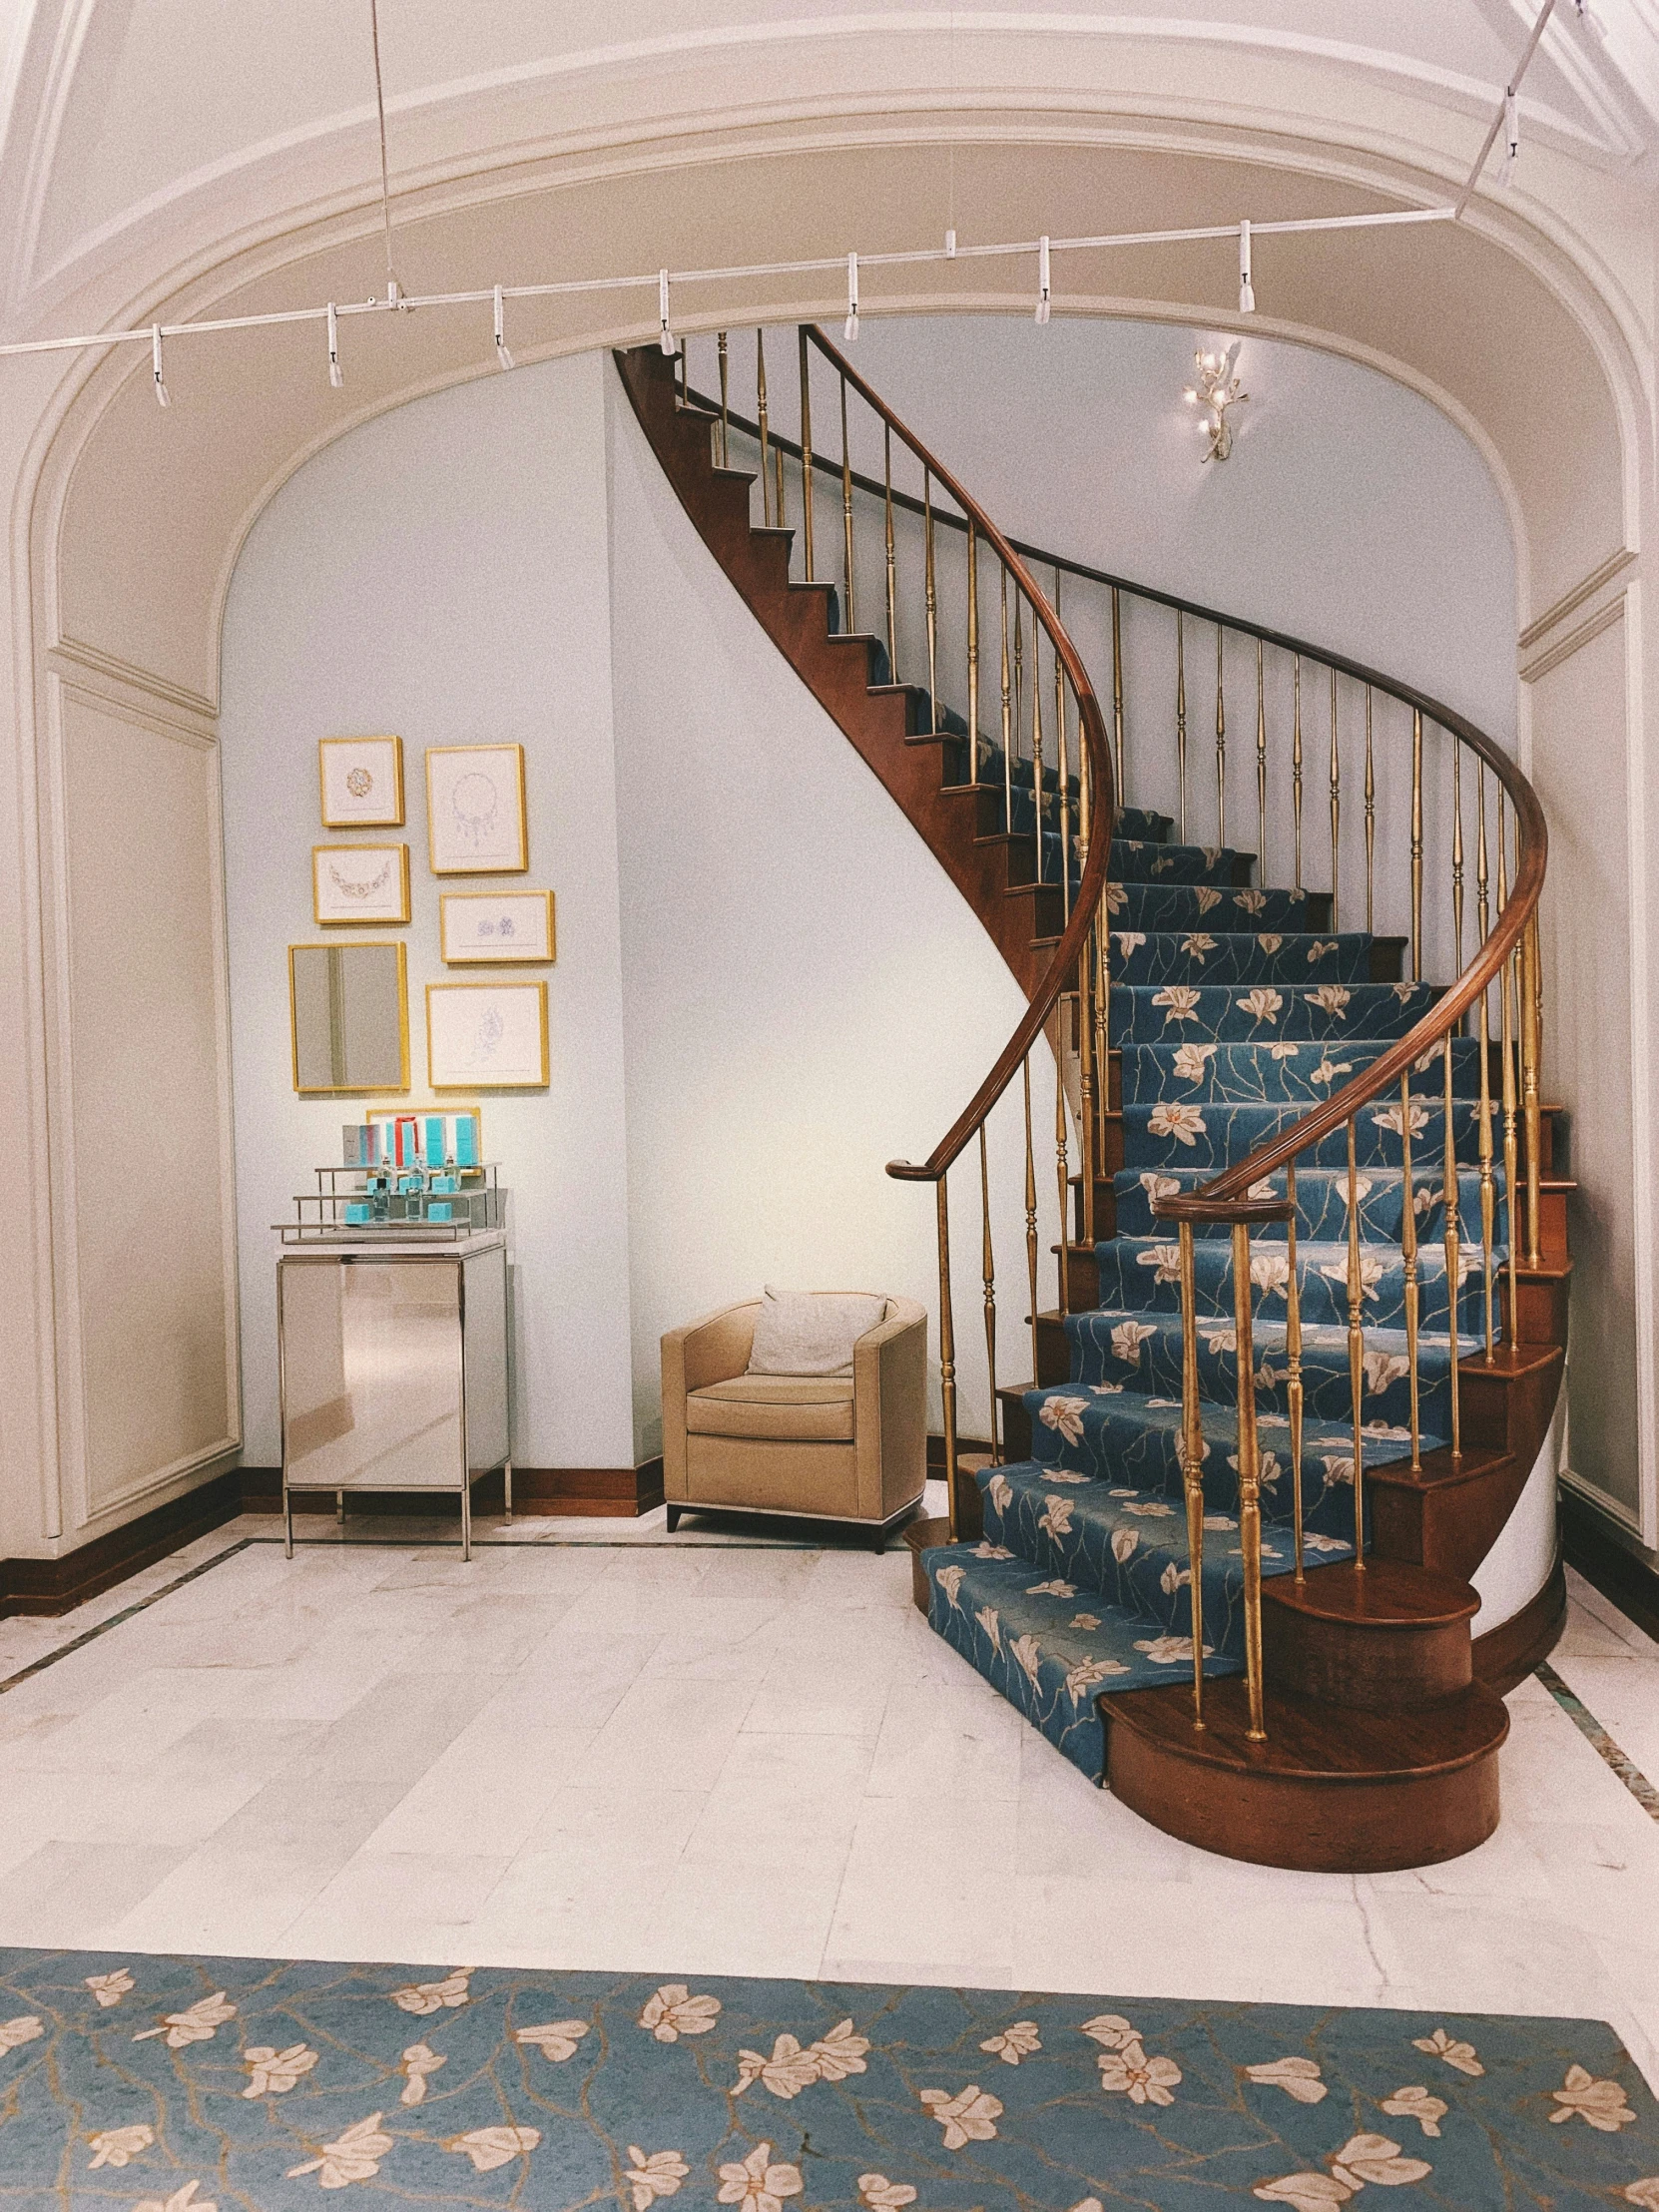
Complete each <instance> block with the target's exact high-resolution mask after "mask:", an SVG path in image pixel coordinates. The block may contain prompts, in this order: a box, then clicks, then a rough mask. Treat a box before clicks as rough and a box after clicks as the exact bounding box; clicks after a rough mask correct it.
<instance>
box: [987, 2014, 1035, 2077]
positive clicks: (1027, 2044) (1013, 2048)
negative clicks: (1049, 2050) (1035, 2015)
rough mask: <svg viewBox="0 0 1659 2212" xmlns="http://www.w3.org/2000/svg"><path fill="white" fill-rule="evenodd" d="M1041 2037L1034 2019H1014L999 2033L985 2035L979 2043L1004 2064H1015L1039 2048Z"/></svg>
mask: <svg viewBox="0 0 1659 2212" xmlns="http://www.w3.org/2000/svg"><path fill="white" fill-rule="evenodd" d="M1042 2047H1043V2045H1042V2037H1041V2036H1040V2035H1039V2034H1038V2033H1037V2023H1036V2021H1035V2020H1015V2021H1014V2023H1013V2025H1012V2026H1011V2027H1005V2028H1004V2029H1003V2030H1002V2032H1001V2034H1000V2035H987V2036H986V2037H985V2040H984V2041H983V2042H982V2043H981V2044H980V2046H979V2048H980V2049H981V2050H988V2051H989V2052H990V2053H991V2054H992V2056H993V2057H996V2058H1000V2059H1001V2060H1002V2062H1003V2064H1004V2065H1005V2066H1017V2065H1018V2064H1019V2062H1020V2060H1021V2059H1022V2058H1029V2057H1030V2055H1031V2053H1032V2052H1033V2051H1034V2050H1041V2049H1042Z"/></svg>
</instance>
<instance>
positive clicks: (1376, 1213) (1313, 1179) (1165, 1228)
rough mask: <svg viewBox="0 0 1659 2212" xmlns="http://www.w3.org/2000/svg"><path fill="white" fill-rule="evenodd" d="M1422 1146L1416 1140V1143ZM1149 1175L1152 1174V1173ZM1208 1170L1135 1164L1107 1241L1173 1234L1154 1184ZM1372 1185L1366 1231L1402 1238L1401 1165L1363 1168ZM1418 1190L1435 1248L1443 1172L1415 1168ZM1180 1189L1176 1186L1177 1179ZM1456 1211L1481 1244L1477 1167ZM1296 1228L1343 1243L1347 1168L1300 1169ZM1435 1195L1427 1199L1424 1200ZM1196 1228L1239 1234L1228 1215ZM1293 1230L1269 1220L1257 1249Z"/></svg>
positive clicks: (1308, 1238)
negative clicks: (1156, 1207)
mask: <svg viewBox="0 0 1659 2212" xmlns="http://www.w3.org/2000/svg"><path fill="white" fill-rule="evenodd" d="M1414 1149H1415V1148H1414V1147H1413V1150H1414ZM1146 1177H1150V1178H1151V1180H1150V1181H1148V1180H1146V1179H1145V1178H1146ZM1203 1180H1204V1178H1203V1177H1202V1176H1199V1175H1186V1176H1182V1177H1179V1178H1177V1177H1174V1176H1171V1175H1166V1174H1161V1173H1160V1172H1159V1171H1158V1170H1156V1169H1149V1170H1146V1171H1144V1173H1137V1172H1135V1171H1134V1170H1130V1171H1129V1172H1128V1173H1127V1174H1126V1175H1125V1176H1124V1177H1123V1178H1122V1180H1121V1182H1120V1183H1118V1184H1117V1185H1115V1186H1114V1195H1115V1198H1116V1206H1115V1209H1114V1215H1115V1218H1114V1223H1113V1226H1112V1228H1111V1229H1109V1230H1102V1231H1101V1232H1100V1236H1101V1242H1102V1243H1105V1242H1106V1241H1107V1240H1108V1238H1109V1237H1111V1236H1119V1237H1170V1236H1172V1235H1173V1234H1174V1231H1173V1228H1172V1225H1171V1224H1170V1223H1169V1222H1166V1221H1160V1220H1159V1219H1158V1218H1157V1216H1156V1215H1155V1214H1154V1213H1153V1211H1152V1208H1153V1202H1154V1195H1155V1191H1156V1193H1157V1195H1160V1196H1163V1195H1169V1196H1173V1195H1175V1193H1176V1192H1177V1191H1196V1190H1198V1189H1199V1188H1200V1187H1201V1185H1202V1183H1203ZM1268 1180H1269V1182H1270V1183H1271V1186H1272V1190H1273V1195H1274V1196H1275V1197H1276V1198H1283V1197H1284V1195H1285V1177H1284V1174H1283V1172H1281V1173H1280V1174H1278V1175H1275V1176H1272V1177H1270V1178H1268ZM1360 1181H1361V1183H1362V1184H1363V1185H1364V1186H1365V1187H1364V1188H1363V1189H1362V1190H1361V1192H1360V1234H1361V1237H1362V1238H1363V1239H1364V1240H1365V1241H1366V1243H1368V1244H1370V1245H1373V1246H1375V1245H1379V1244H1381V1245H1383V1246H1390V1245H1391V1246H1397V1245H1398V1243H1399V1240H1400V1228H1401V1221H1402V1217H1403V1214H1404V1210H1405V1209H1404V1195H1405V1184H1404V1178H1403V1177H1402V1176H1401V1175H1400V1174H1399V1172H1398V1170H1397V1169H1396V1170H1394V1171H1392V1172H1391V1173H1389V1174H1383V1173H1379V1172H1377V1171H1376V1170H1374V1171H1373V1173H1372V1174H1371V1175H1370V1176H1362V1177H1361V1178H1360ZM1411 1181H1412V1184H1413V1186H1414V1188H1415V1191H1416V1193H1417V1201H1418V1203H1417V1212H1416V1227H1417V1244H1418V1248H1419V1249H1428V1248H1430V1247H1431V1246H1433V1245H1434V1244H1436V1243H1437V1242H1439V1241H1440V1240H1441V1239H1442V1238H1443V1237H1444V1235H1445V1208H1444V1205H1443V1204H1442V1203H1441V1193H1442V1191H1443V1189H1444V1178H1443V1176H1440V1175H1425V1174H1423V1173H1422V1172H1421V1171H1420V1170H1415V1171H1414V1172H1413V1174H1412V1178H1411ZM1172 1185H1173V1186H1174V1189H1173V1190H1172V1189H1171V1186H1172ZM1457 1195H1458V1207H1457V1216H1458V1222H1459V1225H1460V1228H1459V1234H1460V1236H1461V1238H1462V1241H1463V1242H1464V1243H1465V1244H1467V1245H1469V1246H1470V1247H1471V1248H1474V1247H1476V1246H1478V1245H1479V1243H1480V1178H1479V1175H1478V1174H1464V1173H1460V1174H1459V1175H1458V1178H1457ZM1296 1196H1297V1236H1298V1238H1299V1239H1300V1240H1302V1241H1303V1242H1305V1243H1308V1244H1342V1243H1345V1242H1346V1241H1347V1238H1348V1176H1347V1172H1346V1169H1336V1170H1313V1171H1306V1170H1299V1172H1298V1175H1297V1192H1296ZM1424 1200H1426V1201H1427V1202H1428V1203H1427V1204H1426V1205H1424V1203H1423V1201H1424ZM1194 1235H1195V1237H1196V1238H1197V1239H1198V1240H1199V1241H1200V1242H1207V1243H1226V1242H1227V1240H1228V1239H1229V1238H1230V1237H1231V1236H1232V1231H1231V1229H1230V1228H1229V1227H1228V1226H1227V1224H1226V1223H1225V1222H1214V1223H1211V1222H1203V1223H1199V1224H1197V1225H1196V1226H1195V1229H1194ZM1492 1236H1493V1242H1494V1243H1495V1244H1498V1245H1506V1244H1507V1242H1508V1237H1509V1216H1508V1208H1507V1206H1506V1204H1505V1202H1504V1196H1503V1177H1502V1172H1501V1170H1499V1171H1498V1172H1497V1174H1496V1176H1495V1178H1494V1182H1493V1226H1492ZM1286 1237H1287V1231H1286V1228H1285V1225H1284V1224H1283V1223H1282V1222H1267V1223H1264V1224H1263V1225H1262V1226H1261V1227H1259V1228H1255V1229H1252V1231H1251V1233H1250V1243H1251V1250H1252V1251H1253V1252H1254V1251H1255V1250H1257V1249H1258V1247H1260V1246H1261V1245H1264V1244H1283V1243H1284V1242H1285V1241H1286Z"/></svg>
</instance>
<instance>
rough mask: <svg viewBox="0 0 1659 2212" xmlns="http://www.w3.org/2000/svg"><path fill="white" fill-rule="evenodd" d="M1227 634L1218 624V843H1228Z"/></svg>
mask: <svg viewBox="0 0 1659 2212" xmlns="http://www.w3.org/2000/svg"><path fill="white" fill-rule="evenodd" d="M1226 637H1227V632H1226V631H1225V630H1224V629H1223V628H1222V626H1221V624H1220V623H1219V622H1218V623H1217V624H1216V842H1217V844H1218V845H1220V844H1225V843H1226V842H1227V703H1226V700H1225V698H1224V696H1223V693H1222V648H1223V643H1224V641H1225V639H1226Z"/></svg>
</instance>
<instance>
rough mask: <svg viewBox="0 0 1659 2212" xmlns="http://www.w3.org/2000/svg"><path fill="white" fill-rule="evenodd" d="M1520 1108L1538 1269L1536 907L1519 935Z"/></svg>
mask: <svg viewBox="0 0 1659 2212" xmlns="http://www.w3.org/2000/svg"><path fill="white" fill-rule="evenodd" d="M1520 994H1521V1003H1520V1022H1521V1107H1522V1110H1523V1112H1524V1113H1525V1115H1526V1264H1527V1266H1528V1267H1529V1268H1535V1267H1536V1266H1537V1265H1538V1262H1539V1260H1540V1258H1541V1257H1542V1254H1541V1252H1540V1250H1539V1246H1538V1207H1539V1182H1540V1179H1541V1174H1542V1159H1541V1151H1540V1148H1541V1146H1542V1143H1543V1105H1542V1100H1541V1097H1540V1092H1539V1084H1540V1069H1539V1061H1540V1060H1541V1058H1542V1038H1541V1030H1542V1021H1541V1013H1542V999H1543V992H1542V986H1541V982H1540V977H1539V963H1538V914H1537V909H1536V907H1534V908H1533V910H1532V913H1531V914H1530V916H1529V917H1528V919H1527V924H1526V927H1525V929H1524V930H1523V931H1522V932H1521V970H1520Z"/></svg>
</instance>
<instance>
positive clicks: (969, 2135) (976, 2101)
mask: <svg viewBox="0 0 1659 2212" xmlns="http://www.w3.org/2000/svg"><path fill="white" fill-rule="evenodd" d="M919 2094H920V2097H921V2101H922V2103H923V2104H924V2105H926V2107H927V2109H928V2111H929V2112H930V2113H931V2114H932V2116H933V2118H934V2119H935V2120H937V2121H938V2123H939V2125H940V2126H941V2127H942V2128H943V2129H944V2147H945V2149H946V2150H962V2149H964V2148H965V2147H966V2145H967V2144H969V2143H988V2142H990V2141H991V2139H992V2138H993V2137H994V2135H995V2134H996V2123H997V2121H998V2120H999V2119H1000V2118H1001V2117H1002V2100H1001V2098H1000V2097H993V2096H992V2095H991V2093H990V2091H989V2090H988V2089H981V2088H980V2086H979V2084H978V2083H977V2082H976V2081H970V2082H969V2083H968V2085H967V2087H966V2088H965V2089H959V2090H958V2091H957V2092H956V2094H955V2095H954V2096H951V2094H950V2093H949V2091H948V2090H946V2089H923V2090H921V2091H920V2092H919Z"/></svg>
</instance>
